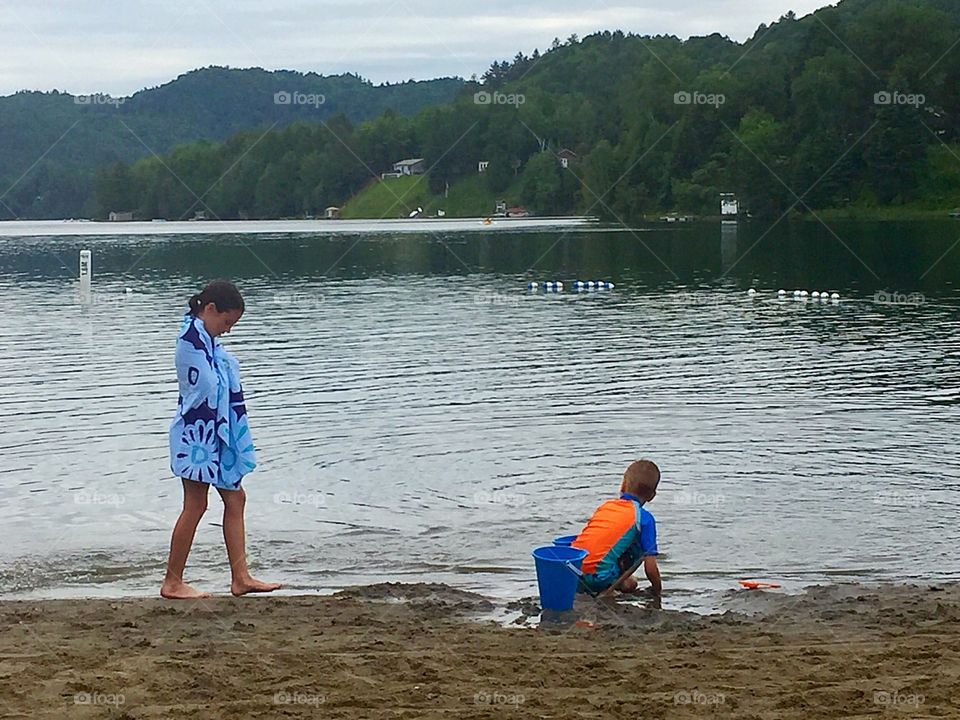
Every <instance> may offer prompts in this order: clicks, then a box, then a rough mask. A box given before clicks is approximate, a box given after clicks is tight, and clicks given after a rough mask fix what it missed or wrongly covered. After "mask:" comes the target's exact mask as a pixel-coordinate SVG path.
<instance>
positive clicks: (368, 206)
mask: <svg viewBox="0 0 960 720" xmlns="http://www.w3.org/2000/svg"><path fill="white" fill-rule="evenodd" d="M431 202H433V197H431V195H430V189H429V188H428V186H427V177H426V175H410V176H407V177H400V178H386V179H385V180H375V181H371V183H370V184H369V185H367V186H366V187H365V188H364V189H363V190H361V191H360V192H359V193H357V194H356V195H354V196H353V197H352V198H350V200H349V201H347V204H346V205H344V207H343V209H342V210H341V212H340V216H341V217H343V218H345V219H348V220H357V219H365V220H366V219H380V218H388V219H393V218H398V217H407V216H408V215H409V214H410V212H411V211H413V210H416V209H417V208H418V207H422V208H423V209H424V210H426V209H427V206H428V205H429V204H430V203H431Z"/></svg>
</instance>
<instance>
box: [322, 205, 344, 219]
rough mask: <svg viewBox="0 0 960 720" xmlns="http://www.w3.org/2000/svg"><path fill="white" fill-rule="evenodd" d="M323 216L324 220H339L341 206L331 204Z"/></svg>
mask: <svg viewBox="0 0 960 720" xmlns="http://www.w3.org/2000/svg"><path fill="white" fill-rule="evenodd" d="M323 218H324V220H339V219H340V208H338V207H337V206H336V205H331V206H330V207H328V208H327V209H326V210H324V211H323Z"/></svg>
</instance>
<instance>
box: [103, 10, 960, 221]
mask: <svg viewBox="0 0 960 720" xmlns="http://www.w3.org/2000/svg"><path fill="white" fill-rule="evenodd" d="M958 38H960V7H957V6H956V4H955V3H953V2H946V0H843V2H841V3H839V4H838V5H837V6H835V7H829V8H825V9H823V10H820V11H818V12H817V13H815V14H813V15H810V16H807V17H804V18H800V19H798V18H796V17H794V16H793V15H792V14H789V15H787V16H785V17H783V18H780V19H779V20H777V21H776V22H774V23H772V24H771V25H769V26H766V25H762V26H761V27H759V28H758V29H757V31H756V33H755V35H754V36H753V37H752V38H751V39H750V40H749V41H747V42H746V43H743V44H739V43H735V42H732V41H730V40H729V39H727V38H724V37H721V36H719V35H712V36H708V37H701V38H692V39H690V40H687V41H681V40H679V39H678V38H674V37H640V36H634V35H629V34H624V33H622V32H601V33H596V34H594V35H590V36H589V37H586V38H583V39H582V40H581V39H579V38H577V37H571V38H569V39H568V40H567V41H566V42H562V43H561V42H555V43H554V45H553V47H552V48H550V49H549V50H548V51H547V52H545V53H543V54H542V55H541V54H540V53H537V52H535V53H534V54H533V56H531V57H527V56H524V55H522V54H518V55H517V56H516V57H515V58H514V59H513V60H512V61H510V62H502V63H496V64H494V66H492V67H491V68H490V70H489V71H488V72H487V73H486V74H485V75H484V77H483V82H482V85H477V84H473V83H468V84H467V85H466V86H465V87H464V90H463V91H462V92H461V94H460V95H459V96H458V97H457V98H456V100H454V101H453V102H450V103H447V104H443V105H438V106H434V107H429V108H426V109H424V110H422V111H420V112H419V113H418V114H417V115H416V116H414V117H411V118H404V117H400V116H397V115H395V114H387V115H384V116H381V117H380V118H378V119H376V120H375V121H372V122H365V123H359V124H352V123H350V122H349V121H348V119H347V118H344V117H338V118H334V119H333V120H331V122H330V123H329V124H328V125H327V126H317V125H313V124H303V125H295V126H291V127H289V128H286V129H284V130H279V131H276V132H273V133H270V134H269V135H268V136H267V137H265V138H261V137H260V134H258V133H241V134H239V135H236V136H234V137H233V138H231V140H230V141H229V142H227V143H225V144H223V145H196V146H190V147H185V148H181V149H179V150H178V151H177V152H175V153H173V154H171V155H169V156H168V157H166V158H165V159H164V162H163V163H161V162H159V161H158V160H156V159H155V158H147V159H145V160H143V161H141V162H139V163H137V164H135V165H133V166H131V167H128V166H115V167H112V168H110V169H108V170H105V171H104V172H103V174H102V175H101V178H100V182H99V185H98V190H99V192H98V203H97V207H98V212H100V213H101V214H102V213H105V212H106V211H107V210H109V209H121V208H124V209H136V210H137V212H138V213H139V215H140V216H141V217H144V218H149V217H167V218H175V217H181V216H184V215H185V214H187V215H188V214H189V213H190V212H191V211H192V210H195V209H198V208H200V207H202V206H206V208H207V209H209V210H210V212H211V213H213V214H214V215H216V216H218V217H224V218H227V217H278V216H293V215H300V214H303V213H318V212H319V211H321V210H322V208H323V207H324V206H326V205H331V204H336V205H339V204H341V203H342V202H343V201H344V200H345V199H347V198H348V197H350V196H351V195H352V194H353V193H354V192H356V191H357V190H358V189H360V188H362V187H363V186H364V185H365V184H366V183H368V182H370V179H371V175H374V174H376V173H377V172H381V171H383V170H388V169H390V167H391V163H393V162H395V161H396V160H398V159H400V158H409V157H422V158H425V160H426V165H427V166H428V167H429V168H430V173H429V177H428V179H427V180H426V181H425V182H428V183H429V185H430V188H431V190H432V191H433V193H434V194H435V195H438V194H440V193H442V192H443V193H445V192H446V189H447V188H448V187H452V188H453V192H452V193H451V197H454V196H455V195H457V193H458V191H462V189H463V188H464V186H468V185H469V186H472V187H474V188H475V189H476V188H479V189H482V190H483V191H484V192H485V193H487V194H488V195H490V194H496V195H497V196H503V197H505V198H506V199H507V200H508V201H509V202H511V203H523V204H524V205H526V206H527V207H528V209H531V210H533V211H535V212H539V213H557V212H587V211H588V212H591V213H597V214H600V215H603V216H606V217H608V218H621V219H629V218H635V217H637V216H639V215H640V214H642V213H648V212H651V211H653V212H659V211H664V210H685V211H693V212H714V213H715V212H716V207H717V196H718V193H720V192H724V191H732V192H736V193H738V194H739V195H740V196H741V198H742V199H743V201H744V204H745V205H746V206H747V207H748V208H749V209H750V210H751V211H752V212H753V213H754V214H761V213H763V214H771V215H773V214H776V215H779V214H780V213H784V212H787V211H790V210H791V209H793V210H795V211H798V212H809V211H810V210H815V209H819V208H833V207H848V206H853V207H858V208H872V207H877V206H909V207H917V208H952V207H956V206H960V147H957V143H958V131H960V127H958V118H960V93H958V91H957V88H958V87H960V44H958V43H957V39H958ZM477 93H479V94H477ZM563 151H567V152H563ZM561 153H562V154H564V155H566V156H567V157H569V158H570V160H569V162H568V164H569V167H568V168H563V167H562V166H561V163H560V162H559V161H558V160H559V159H558V154H561ZM481 162H488V163H489V165H488V166H486V170H485V172H484V173H482V175H481V174H480V173H479V170H480V165H479V163H481ZM168 168H170V169H173V170H174V171H175V172H176V173H177V175H178V176H179V177H180V178H181V179H184V180H185V182H187V184H188V185H189V187H190V188H198V189H196V190H195V192H196V193H197V194H201V193H203V201H202V203H198V200H197V198H196V197H195V196H194V194H193V193H192V192H190V191H188V190H186V189H185V188H184V187H183V185H182V184H181V183H180V182H179V181H177V180H175V179H174V178H173V177H172V176H171V173H170V170H169V169H168ZM221 175H224V177H223V179H222V180H218V178H220V177H221ZM461 194H462V192H461ZM405 209H406V208H404V207H403V204H402V203H398V204H397V207H396V208H391V212H396V213H397V214H399V213H400V212H403V211H404V210H405Z"/></svg>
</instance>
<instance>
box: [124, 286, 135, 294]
mask: <svg viewBox="0 0 960 720" xmlns="http://www.w3.org/2000/svg"><path fill="white" fill-rule="evenodd" d="M123 292H125V293H126V294H127V295H133V288H130V287H128V288H124V289H123Z"/></svg>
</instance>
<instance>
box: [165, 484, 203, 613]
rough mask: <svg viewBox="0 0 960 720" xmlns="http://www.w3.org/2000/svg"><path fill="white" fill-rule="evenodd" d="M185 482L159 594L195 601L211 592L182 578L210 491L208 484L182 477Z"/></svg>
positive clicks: (172, 598)
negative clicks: (204, 590) (195, 586)
mask: <svg viewBox="0 0 960 720" xmlns="http://www.w3.org/2000/svg"><path fill="white" fill-rule="evenodd" d="M181 479H182V481H183V510H182V511H181V512H180V517H179V518H178V519H177V524H176V525H175V526H174V528H173V537H172V538H171V539H170V559H169V560H168V561H167V574H166V576H165V577H164V578H163V585H162V586H161V587H160V594H161V595H162V596H163V597H165V598H169V599H171V600H192V599H196V598H207V597H210V593H204V592H200V591H199V590H195V589H194V588H192V587H190V586H189V585H187V584H186V583H185V582H184V581H183V569H184V567H186V565H187V556H188V555H189V554H190V547H191V546H192V545H193V536H194V535H195V534H196V532H197V525H199V524H200V518H202V517H203V513H205V512H206V511H207V491H208V490H209V489H210V486H209V485H206V484H204V483H200V482H194V481H193V480H187V479H186V478H181Z"/></svg>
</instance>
